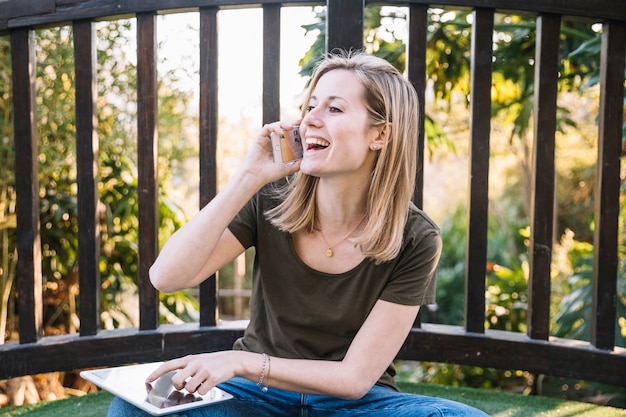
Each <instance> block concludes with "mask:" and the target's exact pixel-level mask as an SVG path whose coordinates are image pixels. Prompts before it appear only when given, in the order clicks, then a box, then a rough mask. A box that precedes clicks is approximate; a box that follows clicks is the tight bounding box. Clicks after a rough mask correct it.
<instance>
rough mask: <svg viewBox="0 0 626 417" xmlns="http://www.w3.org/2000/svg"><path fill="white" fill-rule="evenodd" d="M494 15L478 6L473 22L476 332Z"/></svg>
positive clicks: (469, 293) (472, 291) (471, 227)
mask: <svg viewBox="0 0 626 417" xmlns="http://www.w3.org/2000/svg"><path fill="white" fill-rule="evenodd" d="M493 18H494V11H493V10H492V9H476V10H474V21H473V23H472V54H471V56H472V60H471V68H470V71H471V94H472V98H471V102H470V136H471V139H470V168H469V169H470V173H469V174H470V175H469V202H468V207H469V213H468V216H467V219H468V220H467V242H466V251H465V261H466V265H467V269H466V272H465V287H466V294H465V327H466V328H467V330H468V331H470V332H475V333H483V332H484V331H485V286H486V283H485V280H486V265H487V227H488V222H489V154H490V150H489V143H490V140H489V138H490V136H491V83H492V75H491V73H492V57H493V46H492V45H493Z"/></svg>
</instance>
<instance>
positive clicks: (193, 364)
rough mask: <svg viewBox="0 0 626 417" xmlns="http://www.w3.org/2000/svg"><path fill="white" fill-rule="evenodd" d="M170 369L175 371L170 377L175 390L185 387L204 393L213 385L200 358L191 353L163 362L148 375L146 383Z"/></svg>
mask: <svg viewBox="0 0 626 417" xmlns="http://www.w3.org/2000/svg"><path fill="white" fill-rule="evenodd" d="M171 371H176V373H175V374H174V375H173V376H172V377H171V383H172V386H173V387H174V388H176V389H177V390H182V389H185V390H187V391H188V392H190V393H195V392H196V391H197V392H198V393H200V394H201V395H204V394H206V393H207V392H209V391H210V390H211V388H213V386H214V384H213V383H211V382H209V379H210V377H211V375H210V373H209V372H208V370H207V369H206V367H203V366H202V360H201V359H199V358H197V357H196V356H193V355H189V356H185V357H183V358H178V359H173V360H171V361H167V362H165V363H163V364H162V365H161V366H159V367H158V368H157V369H156V370H154V371H153V372H152V373H151V374H150V375H149V376H148V378H147V379H146V383H147V384H151V383H152V382H154V381H156V380H158V379H159V378H161V377H163V376H166V374H167V373H168V372H171Z"/></svg>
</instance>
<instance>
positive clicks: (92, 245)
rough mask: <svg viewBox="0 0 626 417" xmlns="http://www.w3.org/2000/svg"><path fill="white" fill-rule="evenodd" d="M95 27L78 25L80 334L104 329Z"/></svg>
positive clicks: (81, 23)
mask: <svg viewBox="0 0 626 417" xmlns="http://www.w3.org/2000/svg"><path fill="white" fill-rule="evenodd" d="M95 41H96V37H95V24H94V23H93V22H91V21H88V20H81V21H78V22H74V57H75V58H74V61H75V73H76V76H75V84H76V161H77V162H76V170H77V179H76V181H77V183H78V218H79V226H78V266H79V288H80V290H81V291H80V294H79V297H80V306H79V313H80V334H81V335H83V336H91V335H95V334H96V333H97V332H98V329H99V328H100V230H99V225H98V212H97V209H98V156H97V155H98V133H97V128H98V122H97V120H98V118H97V114H96V99H97V94H98V93H97V88H96V44H95Z"/></svg>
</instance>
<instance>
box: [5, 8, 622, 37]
mask: <svg viewBox="0 0 626 417" xmlns="http://www.w3.org/2000/svg"><path fill="white" fill-rule="evenodd" d="M327 1H328V2H330V3H335V4H334V5H335V6H339V7H342V4H341V3H350V2H355V1H356V2H362V1H363V0H327ZM51 2H52V0H28V6H27V7H26V6H23V3H25V2H24V0H12V1H11V2H9V3H8V5H6V7H5V9H4V10H2V9H0V11H3V13H2V14H0V34H2V33H3V32H4V31H6V29H17V28H25V27H32V26H38V25H41V26H43V25H51V24H59V23H63V22H67V21H71V20H79V19H94V18H103V17H109V18H112V17H119V16H128V15H132V14H135V13H141V12H153V11H157V10H160V11H177V10H181V11H189V10H197V9H198V8H199V7H209V6H219V7H223V8H233V7H254V6H258V5H259V4H282V3H283V2H282V1H280V0H221V1H220V0H151V1H136V0H117V1H115V2H113V1H110V0H88V1H81V2H65V1H63V2H60V3H63V4H62V7H57V8H56V9H55V10H54V11H50V12H47V13H45V11H46V10H44V13H42V14H39V13H38V12H35V10H37V9H35V7H39V6H40V5H41V6H42V7H43V6H46V7H48V4H49V3H51ZM31 3H33V4H32V5H31ZM367 3H368V4H369V3H374V4H377V5H380V4H383V5H385V4H388V5H394V6H398V5H399V6H405V5H407V4H421V5H427V6H430V5H431V4H436V5H437V6H440V7H453V8H459V7H464V8H475V7H483V8H493V9H499V10H502V11H514V12H524V13H553V14H559V15H571V16H581V17H585V18H586V17H593V18H595V19H596V20H603V19H612V20H615V21H621V22H626V7H623V3H622V2H621V1H616V0H594V1H589V0H569V1H563V0H507V1H503V0H438V1H437V2H436V3H433V2H432V0H405V1H385V0H382V1H381V0H376V1H374V0H368V1H367ZM0 4H1V3H0ZM311 4H318V5H320V4H324V1H323V0H321V1H318V2H315V1H314V2H311V0H290V1H289V5H302V6H308V5H311ZM16 7H20V8H22V9H23V8H25V7H26V8H27V9H28V8H31V9H30V11H28V10H27V13H28V14H23V13H22V12H20V13H13V9H15V8H16ZM346 7H348V10H351V8H350V6H347V5H346ZM5 13H13V14H14V15H15V16H22V17H15V18H12V19H8V20H7V19H6V18H3V17H4V16H5ZM333 14H334V13H333ZM335 16H336V17H337V18H338V19H339V20H338V22H337V23H338V24H339V25H341V19H342V17H341V16H342V15H341V14H338V15H335ZM347 16H349V17H347ZM354 17H355V16H352V15H349V14H346V15H344V18H345V19H348V20H352V19H353V18H354ZM346 34H347V32H346ZM347 36H350V35H349V34H347ZM352 36H355V39H356V34H353V35H352ZM357 42H358V39H357ZM358 43H361V42H358ZM346 44H347V45H353V44H354V42H351V41H349V42H347V43H346ZM339 45H341V46H343V45H344V44H339Z"/></svg>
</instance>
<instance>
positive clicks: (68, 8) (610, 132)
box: [0, 0, 626, 386]
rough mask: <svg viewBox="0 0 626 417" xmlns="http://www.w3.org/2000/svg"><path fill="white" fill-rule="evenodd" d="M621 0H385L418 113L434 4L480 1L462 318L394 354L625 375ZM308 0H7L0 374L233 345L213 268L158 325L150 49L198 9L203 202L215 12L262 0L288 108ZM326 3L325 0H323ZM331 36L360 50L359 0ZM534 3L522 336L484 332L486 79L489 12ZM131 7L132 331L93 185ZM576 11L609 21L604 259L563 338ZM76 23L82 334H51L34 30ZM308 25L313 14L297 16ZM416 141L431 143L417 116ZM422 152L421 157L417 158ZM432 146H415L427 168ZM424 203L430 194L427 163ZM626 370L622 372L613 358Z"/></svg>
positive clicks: (270, 96)
mask: <svg viewBox="0 0 626 417" xmlns="http://www.w3.org/2000/svg"><path fill="white" fill-rule="evenodd" d="M621 3H622V2H620V1H615V0H596V1H593V2H590V1H587V0H570V1H568V2H562V1H555V0H506V1H505V0H440V1H437V2H433V3H431V2H428V1H426V0H409V1H403V2H394V1H377V2H376V4H383V5H400V6H406V7H407V8H408V11H409V26H408V54H407V73H408V78H409V79H410V80H411V81H412V82H413V84H414V85H415V87H416V89H417V91H418V94H419V96H420V98H421V113H422V115H424V98H425V90H426V85H425V81H426V41H427V19H428V13H429V7H434V6H438V7H455V8H459V7H461V8H467V9H471V10H472V12H473V21H472V30H471V33H472V40H471V41H472V42H471V57H472V59H471V100H470V102H471V109H470V110H471V112H470V146H471V152H470V171H471V172H470V174H471V175H470V178H471V180H470V191H469V195H468V208H469V219H470V221H469V222H468V225H469V227H468V230H467V255H466V265H467V267H466V306H467V307H466V317H465V323H466V324H465V326H464V327H457V326H444V325H437V324H422V325H421V326H417V327H416V328H414V329H413V330H412V332H411V333H410V335H409V337H408V339H407V341H406V343H405V345H404V347H403V348H402V350H401V352H400V354H399V358H400V359H407V360H428V361H437V362H447V363H458V364H471V365H478V366H486V367H495V368H501V369H524V370H528V371H531V372H536V373H544V374H550V375H559V376H569V377H576V378H583V379H589V380H596V381H602V382H606V383H611V384H617V385H622V386H626V372H624V371H623V370H625V369H626V352H625V350H624V349H623V348H618V347H615V346H614V340H615V322H616V303H615V300H616V281H617V263H618V246H617V224H618V213H619V201H618V199H619V186H620V166H619V164H620V158H619V155H621V152H622V122H623V104H624V97H623V93H624V62H625V51H626V8H625V7H623V5H622V4H621ZM312 4H317V2H314V1H309V0H307V1H299V0H291V1H289V2H288V4H287V5H283V4H282V3H281V2H279V1H270V0H263V1H259V0H257V1H249V2H248V1H243V0H240V1H237V0H222V1H219V0H153V1H131V0H119V1H115V2H113V1H109V0H29V1H23V0H2V1H0V35H6V36H9V37H10V44H11V58H12V86H13V109H14V146H15V155H16V156H15V158H16V160H15V179H16V190H17V210H16V211H17V218H18V223H17V245H18V254H19V255H18V256H19V260H18V276H17V282H16V285H17V292H18V293H19V300H18V301H19V303H18V309H19V342H12V343H6V344H4V345H2V346H0V379H3V378H8V377H14V376H20V375H27V374H34V373H41V372H49V371H63V370H72V369H80V368H87V367H97V366H109V365H118V364H124V363H129V362H141V361H154V360H161V359H167V358H172V357H175V356H178V355H183V354H188V353H193V352H201V351H211V350H218V349H228V348H230V347H231V344H232V342H233V340H234V339H235V338H236V337H238V336H239V335H240V334H241V333H242V329H241V328H237V327H233V326H230V325H229V324H228V323H219V320H218V315H217V311H216V310H217V309H216V306H217V297H218V295H217V290H216V279H215V277H211V278H209V279H208V280H207V281H206V282H205V283H203V284H202V285H201V288H200V303H201V314H200V319H199V323H193V324H184V325H165V326H160V325H159V316H158V315H159V309H158V306H159V304H158V293H157V292H156V291H155V289H154V288H153V287H152V286H151V285H150V282H149V280H148V269H149V266H150V264H151V263H152V261H153V260H154V259H155V257H156V254H157V251H158V244H157V240H158V239H157V187H158V182H157V178H156V175H155V166H156V157H157V155H156V144H155V142H156V139H157V138H156V137H155V131H156V129H155V126H156V124H157V120H156V117H157V116H156V107H157V102H156V100H157V94H156V93H155V92H156V86H157V78H156V69H155V66H156V62H157V59H156V55H157V44H156V42H155V33H156V30H157V26H156V16H157V14H158V13H166V12H167V13H174V12H176V11H182V10H185V11H189V10H196V11H198V12H199V15H200V33H199V42H200V48H199V50H200V70H199V71H200V89H199V91H200V92H201V95H200V98H199V114H200V117H199V120H200V126H199V139H200V166H201V169H200V172H201V177H200V195H201V200H202V201H201V202H200V203H201V204H205V203H207V202H208V201H209V200H210V199H211V198H212V197H213V196H214V195H215V193H216V188H217V186H216V137H217V129H218V123H217V110H216V109H217V104H218V103H217V94H216V91H217V65H216V63H217V59H218V57H217V42H218V39H217V37H218V36H217V31H216V27H217V16H218V14H219V13H220V11H221V10H223V9H225V8H233V7H261V8H262V10H263V58H264V59H263V68H262V71H263V103H262V111H263V116H262V118H263V122H270V121H274V120H277V119H279V94H278V93H279V74H280V71H279V63H280V51H281V46H280V35H279V34H280V31H279V29H278V28H280V22H281V8H282V7H288V6H293V5H312ZM319 5H322V6H323V5H324V3H320V4H319ZM325 6H326V7H327V49H333V48H336V47H341V48H346V49H347V48H351V47H356V48H359V47H361V46H362V42H363V40H362V38H363V27H362V25H363V16H364V0H328V1H327V3H326V4H325ZM501 10H503V11H506V12H510V11H512V12H515V13H524V14H532V15H533V16H536V19H537V45H536V56H535V62H534V65H535V86H536V88H535V96H534V101H535V113H534V138H535V140H534V159H533V167H532V169H533V171H534V172H535V173H541V175H534V176H533V179H534V182H533V184H532V187H533V189H532V195H533V198H532V204H531V225H530V230H531V239H530V247H529V260H530V277H529V296H530V297H529V298H530V300H529V305H528V323H527V328H528V331H527V333H526V334H522V333H513V332H505V331H492V330H486V329H485V324H484V323H485V276H486V263H487V262H486V261H487V218H488V195H487V194H488V172H489V169H488V167H489V155H490V121H491V119H490V118H491V111H490V109H491V88H492V72H491V68H492V55H493V51H492V34H493V28H494V13H495V12H496V11H501ZM119 16H125V17H128V16H131V17H132V16H134V17H136V25H137V51H138V53H137V73H138V74H137V100H138V109H137V114H138V117H137V129H138V144H137V147H138V166H139V170H138V180H139V190H140V192H139V196H138V199H139V201H138V203H139V222H140V226H139V227H140V237H139V242H138V244H139V290H140V324H139V327H138V328H133V329H120V330H107V331H103V330H101V325H100V319H99V317H100V311H99V300H100V280H99V266H98V265H99V262H100V254H99V247H100V241H99V235H98V233H97V230H98V228H97V221H98V219H97V216H96V205H97V204H96V202H97V201H98V197H99V196H98V188H97V183H96V180H95V179H96V178H97V177H98V176H97V174H98V168H97V164H96V163H95V161H97V159H96V151H95V149H96V146H95V143H94V142H95V140H96V139H95V138H96V137H97V135H96V127H95V126H94V122H93V120H94V117H93V116H94V113H95V112H96V105H95V102H96V93H95V91H96V89H95V88H94V83H95V76H94V74H95V72H96V68H95V59H94V58H95V54H96V51H95V46H94V44H95V42H94V36H95V35H94V24H95V21H96V20H103V19H115V18H117V17H119ZM564 16H577V17H580V18H585V19H589V18H591V19H593V20H594V21H598V22H602V24H603V30H602V59H601V63H600V65H601V87H600V89H601V90H600V91H601V94H600V103H599V107H600V114H599V131H598V163H597V179H598V182H597V184H598V186H597V187H596V189H597V191H596V196H595V197H596V207H595V214H594V216H595V241H594V247H595V253H594V256H595V261H594V273H593V291H594V297H593V315H592V329H593V330H592V336H591V341H590V342H589V343H587V342H581V341H574V340H565V339H556V338H553V337H550V334H549V317H550V311H549V306H550V263H551V255H552V253H551V249H550V248H551V247H552V240H553V236H552V230H553V211H552V210H553V209H552V206H553V200H554V188H555V183H554V170H555V158H554V147H555V130H556V122H555V120H556V111H557V107H556V94H557V77H558V74H557V73H558V64H559V61H558V56H559V30H560V22H561V19H562V17H564ZM68 22H69V23H70V24H71V26H72V29H73V31H74V39H75V68H76V71H75V74H76V78H75V87H76V138H75V140H76V149H77V161H78V163H77V173H78V174H77V183H78V184H77V185H78V189H79V190H80V192H79V195H78V213H79V229H78V239H79V245H80V253H79V264H80V271H79V274H80V275H79V286H80V299H79V300H80V311H79V313H80V334H70V335H63V336H46V337H43V336H42V300H41V294H42V276H41V275H42V274H41V249H40V242H39V227H40V224H39V193H38V191H39V190H38V179H37V178H38V161H37V134H36V131H37V129H36V122H35V118H34V115H35V114H36V111H37V105H36V98H35V73H34V70H33V68H34V67H35V61H34V59H35V58H34V52H33V51H34V44H33V43H34V40H33V39H34V38H33V30H34V29H35V28H38V27H47V26H55V25H61V24H67V23H68ZM302 23H303V24H304V23H307V22H302ZM421 120H422V122H421V123H422V125H421V127H420V136H419V145H420V149H423V148H424V126H423V120H424V119H423V118H422V119H421ZM422 158H423V157H422ZM422 165H423V159H420V166H422ZM419 172H420V174H419V175H420V176H419V178H418V187H417V189H416V193H415V201H416V203H417V204H418V205H421V204H422V189H423V183H424V178H422V177H421V175H422V172H423V170H421V169H420V170H419ZM620 370H621V371H620Z"/></svg>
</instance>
